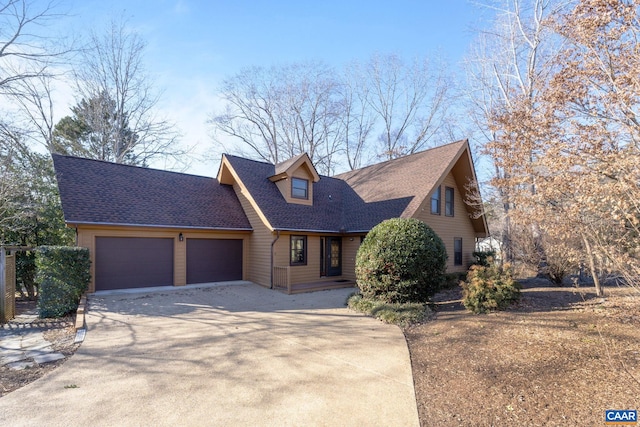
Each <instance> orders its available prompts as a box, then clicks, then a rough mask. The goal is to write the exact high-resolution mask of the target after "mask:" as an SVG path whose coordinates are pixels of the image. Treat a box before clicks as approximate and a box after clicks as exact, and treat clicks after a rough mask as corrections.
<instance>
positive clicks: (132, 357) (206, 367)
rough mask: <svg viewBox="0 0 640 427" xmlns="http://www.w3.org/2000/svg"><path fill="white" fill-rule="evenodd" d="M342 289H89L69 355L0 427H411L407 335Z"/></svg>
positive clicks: (12, 406) (16, 401)
mask: <svg viewBox="0 0 640 427" xmlns="http://www.w3.org/2000/svg"><path fill="white" fill-rule="evenodd" d="M350 292H352V290H351V289H339V290H333V291H324V292H316V293H311V294H298V295H284V294H282V293H279V292H276V291H271V290H268V289H263V288H261V287H259V286H257V285H253V284H249V283H245V284H235V285H229V286H214V287H205V288H189V289H180V290H173V289H172V290H166V291H159V292H152V293H143V294H141V293H138V294H114V295H101V296H92V297H90V299H89V311H88V314H87V325H88V332H87V336H86V339H85V341H84V343H83V344H82V345H81V346H80V348H79V349H78V351H77V353H76V354H75V355H74V356H73V357H71V359H70V360H68V361H67V362H66V363H65V364H64V365H63V366H62V367H60V368H58V369H56V370H55V371H53V372H52V373H51V374H50V375H47V376H45V377H43V378H41V379H40V380H38V381H36V382H34V383H31V384H29V385H27V386H25V387H23V388H21V389H19V390H17V391H15V392H13V393H10V394H8V395H7V396H5V397H2V398H0V425H11V426H19V425H28V426H45V425H46V426H69V425H94V426H115V425H118V426H125V425H131V426H149V425H153V426H178V425H179V426H183V425H185V426H218V425H219V426H223V425H224V426H271V425H273V426H323V425H327V426H376V425H378V426H417V425H418V424H419V423H418V413H417V409H416V402H415V394H414V388H413V379H412V374H411V363H410V360H409V352H408V350H407V345H406V342H405V340H404V336H403V334H402V332H401V331H400V330H399V329H398V328H397V327H395V326H390V325H386V324H383V323H381V322H379V321H377V320H374V319H371V318H368V317H364V316H361V315H358V314H356V313H353V312H351V311H349V310H348V309H347V308H345V307H344V302H345V299H346V297H347V295H348V294H349V293H350Z"/></svg>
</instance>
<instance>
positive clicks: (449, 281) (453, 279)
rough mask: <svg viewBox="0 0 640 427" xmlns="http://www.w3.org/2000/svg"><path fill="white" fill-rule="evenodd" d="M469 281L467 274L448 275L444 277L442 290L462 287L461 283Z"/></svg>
mask: <svg viewBox="0 0 640 427" xmlns="http://www.w3.org/2000/svg"><path fill="white" fill-rule="evenodd" d="M465 280H467V272H466V271H465V272H464V273H447V274H445V275H444V283H443V285H442V288H441V289H453V288H456V287H458V286H460V282H464V281H465Z"/></svg>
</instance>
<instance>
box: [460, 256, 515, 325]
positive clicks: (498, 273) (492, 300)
mask: <svg viewBox="0 0 640 427" xmlns="http://www.w3.org/2000/svg"><path fill="white" fill-rule="evenodd" d="M518 300H520V284H519V283H518V282H516V281H515V280H513V273H512V271H511V267H510V266H509V265H505V267H504V268H500V267H498V266H496V265H493V266H490V267H483V266H480V265H474V266H472V267H471V268H470V269H469V273H468V274H467V280H466V281H464V282H462V303H463V304H464V306H465V307H466V308H467V309H468V310H471V311H473V312H474V313H486V312H488V311H494V310H503V309H505V308H507V307H508V306H509V305H511V303H513V302H516V301H518Z"/></svg>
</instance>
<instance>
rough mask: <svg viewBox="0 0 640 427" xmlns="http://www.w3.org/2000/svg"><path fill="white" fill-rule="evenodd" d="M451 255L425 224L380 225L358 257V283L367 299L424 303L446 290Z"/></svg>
mask: <svg viewBox="0 0 640 427" xmlns="http://www.w3.org/2000/svg"><path fill="white" fill-rule="evenodd" d="M446 267H447V252H446V249H445V246H444V243H443V242H442V240H441V239H440V237H438V235H437V234H436V233H435V232H434V231H433V230H432V229H431V228H430V227H429V226H427V225H426V224H425V223H424V222H422V221H419V220H417V219H413V218H409V219H406V218H393V219H389V220H386V221H383V222H381V223H380V224H378V225H376V226H375V227H374V228H373V229H371V231H370V232H369V234H368V235H367V237H366V238H365V239H364V241H363V242H362V245H361V246H360V249H359V250H358V254H357V257H356V281H357V284H358V287H359V289H360V293H361V294H362V296H363V298H365V299H374V300H377V301H383V302H387V303H407V302H417V303H424V302H427V301H428V300H429V298H430V297H431V296H432V295H433V294H434V293H436V292H437V291H438V290H439V289H440V288H441V286H442V283H443V281H444V274H445V271H446Z"/></svg>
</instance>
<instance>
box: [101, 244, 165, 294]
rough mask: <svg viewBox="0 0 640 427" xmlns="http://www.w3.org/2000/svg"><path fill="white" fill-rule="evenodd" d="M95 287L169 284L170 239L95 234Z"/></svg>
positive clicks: (112, 287) (104, 288) (108, 287)
mask: <svg viewBox="0 0 640 427" xmlns="http://www.w3.org/2000/svg"><path fill="white" fill-rule="evenodd" d="M95 260H96V261H95V262H96V265H95V275H96V277H95V284H96V291H104V290H113V289H127V288H144V287H150V286H173V239H171V238H149V237H96V249H95Z"/></svg>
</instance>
